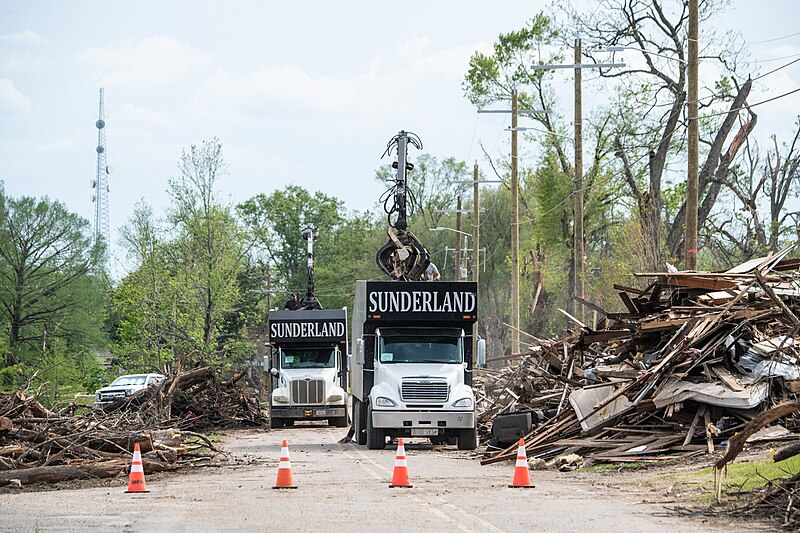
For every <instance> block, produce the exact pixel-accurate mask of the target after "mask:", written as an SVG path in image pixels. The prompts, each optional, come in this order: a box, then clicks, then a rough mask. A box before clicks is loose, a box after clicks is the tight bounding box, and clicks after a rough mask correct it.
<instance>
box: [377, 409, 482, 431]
mask: <svg viewBox="0 0 800 533" xmlns="http://www.w3.org/2000/svg"><path fill="white" fill-rule="evenodd" d="M372 426H373V427H376V428H397V429H399V428H429V429H434V428H437V429H448V428H451V429H470V428H474V427H475V412H474V411H376V410H373V411H372Z"/></svg>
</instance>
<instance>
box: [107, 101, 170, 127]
mask: <svg viewBox="0 0 800 533" xmlns="http://www.w3.org/2000/svg"><path fill="white" fill-rule="evenodd" d="M107 119H108V120H107V121H108V122H109V125H111V124H117V125H118V126H117V127H119V128H120V129H123V128H129V127H136V126H142V127H145V128H157V129H159V130H163V129H165V128H169V127H171V126H172V125H173V121H172V120H171V119H170V118H169V117H168V116H166V115H164V114H162V113H159V112H157V111H150V110H149V109H142V108H139V107H136V106H134V105H132V104H125V105H124V106H122V108H121V109H119V110H118V111H116V112H114V113H113V115H108V116H107Z"/></svg>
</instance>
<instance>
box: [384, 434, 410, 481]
mask: <svg viewBox="0 0 800 533" xmlns="http://www.w3.org/2000/svg"><path fill="white" fill-rule="evenodd" d="M389 486H390V487H404V488H409V489H410V488H411V487H412V485H411V482H410V481H409V480H408V463H406V447H405V445H404V444H403V439H397V457H396V458H395V460H394V473H392V484H391V485H389Z"/></svg>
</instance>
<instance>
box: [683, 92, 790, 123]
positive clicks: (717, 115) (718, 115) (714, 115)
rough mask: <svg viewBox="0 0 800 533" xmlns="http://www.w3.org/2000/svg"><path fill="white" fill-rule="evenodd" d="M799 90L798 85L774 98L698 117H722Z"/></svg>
mask: <svg viewBox="0 0 800 533" xmlns="http://www.w3.org/2000/svg"><path fill="white" fill-rule="evenodd" d="M798 91H800V87H798V88H797V89H794V90H793V91H789V92H788V93H783V94H779V95H778V96H773V97H772V98H767V99H766V100H762V101H760V102H756V103H755V104H750V105H749V106H747V107H739V108H736V109H729V110H728V111H724V112H722V113H713V114H711V115H701V116H700V117H697V118H711V117H721V116H723V115H727V114H728V113H730V112H731V111H742V110H745V109H748V108H750V107H756V106H757V105H761V104H766V103H769V102H772V101H775V100H779V99H781V98H784V97H786V96H789V95H792V94H794V93H796V92H798Z"/></svg>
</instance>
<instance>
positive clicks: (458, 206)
mask: <svg viewBox="0 0 800 533" xmlns="http://www.w3.org/2000/svg"><path fill="white" fill-rule="evenodd" d="M466 254H467V251H466V249H465V250H464V255H466ZM455 271H456V273H455V276H453V279H454V280H456V281H459V280H460V279H461V195H460V194H459V195H458V201H457V202H456V268H455Z"/></svg>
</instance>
